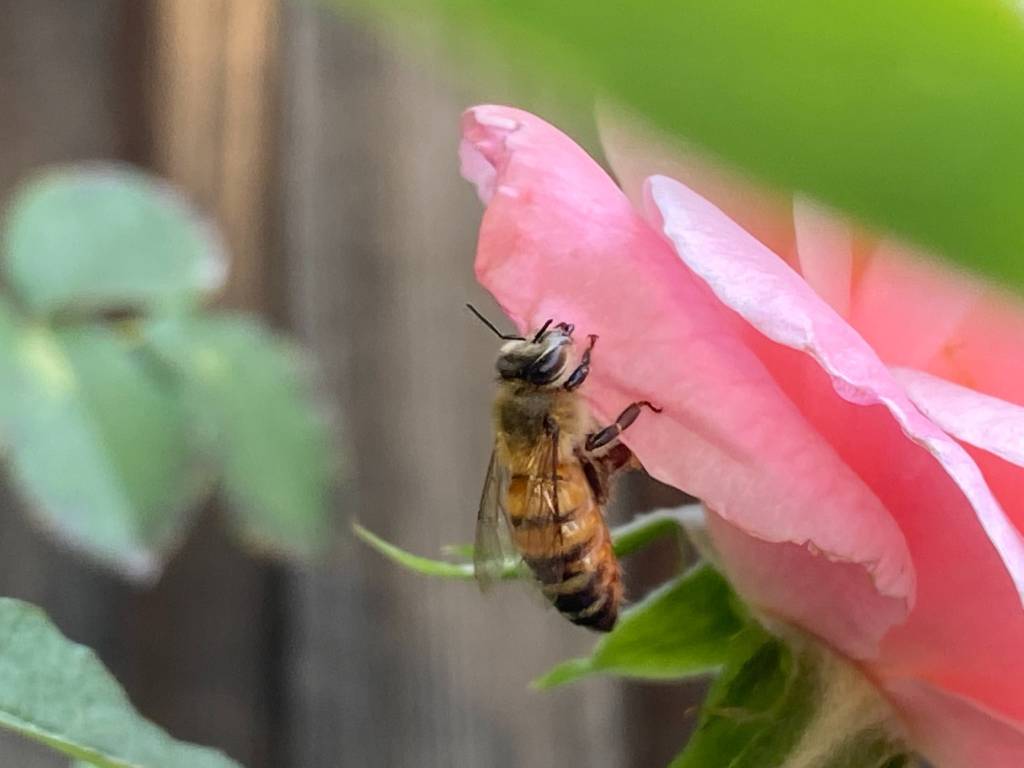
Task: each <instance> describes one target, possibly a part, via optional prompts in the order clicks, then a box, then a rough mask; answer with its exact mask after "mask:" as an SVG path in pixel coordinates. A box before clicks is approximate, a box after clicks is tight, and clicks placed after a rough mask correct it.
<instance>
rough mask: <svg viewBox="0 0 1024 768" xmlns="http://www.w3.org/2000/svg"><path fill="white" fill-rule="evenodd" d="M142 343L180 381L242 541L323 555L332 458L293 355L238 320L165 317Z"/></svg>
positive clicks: (261, 330)
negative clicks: (153, 349)
mask: <svg viewBox="0 0 1024 768" xmlns="http://www.w3.org/2000/svg"><path fill="white" fill-rule="evenodd" d="M149 338H150V340H151V341H152V342H153V343H154V344H155V346H156V348H157V349H158V350H159V352H160V353H161V354H163V355H165V356H166V358H167V359H168V360H169V361H170V362H172V363H173V365H174V366H175V367H176V368H177V369H178V370H179V371H180V373H181V374H182V375H183V376H184V379H185V382H186V393H187V394H186V396H187V398H188V400H189V404H190V407H191V410H192V414H193V423H194V424H196V425H197V428H198V429H200V430H202V431H203V432H204V433H205V439H206V440H207V442H208V445H209V448H210V449H211V450H212V451H213V453H214V455H215V456H216V458H217V460H218V461H219V464H220V466H221V468H222V471H223V474H224V483H225V487H226V489H227V493H228V496H229V498H230V500H231V502H232V507H233V511H234V520H235V523H236V525H237V526H238V528H239V529H240V531H241V533H242V535H243V536H244V537H245V538H246V539H247V540H248V541H249V542H250V543H252V544H254V545H256V546H258V547H260V548H265V549H269V550H271V551H276V552H282V553H285V554H294V555H299V556H308V555H313V554H316V553H319V552H321V551H322V550H323V549H324V547H325V546H326V545H327V543H328V540H329V537H328V536H327V531H328V494H329V491H330V485H331V482H332V478H333V474H334V466H335V461H336V457H335V455H334V451H333V446H332V441H331V439H330V432H329V428H328V424H327V421H326V419H325V418H324V414H321V413H319V412H318V410H317V408H316V407H315V404H314V402H313V399H312V392H311V388H310V386H309V385H308V382H307V381H306V380H305V379H306V377H305V373H306V370H305V369H306V368H307V367H308V366H307V365H306V364H305V361H304V360H303V359H302V357H301V354H300V352H299V350H298V349H297V348H296V347H294V346H293V345H291V344H290V343H288V342H287V341H285V340H284V339H282V338H279V337H277V336H274V335H272V334H271V333H269V332H267V331H266V330H265V329H264V328H263V327H262V326H260V325H259V324H258V323H257V322H256V321H254V320H250V319H247V318H243V317H211V318H202V319H200V318H190V319H183V318H175V319H170V318H168V319H164V320H161V321H159V322H157V323H154V324H153V325H152V326H151V327H150V328H149Z"/></svg>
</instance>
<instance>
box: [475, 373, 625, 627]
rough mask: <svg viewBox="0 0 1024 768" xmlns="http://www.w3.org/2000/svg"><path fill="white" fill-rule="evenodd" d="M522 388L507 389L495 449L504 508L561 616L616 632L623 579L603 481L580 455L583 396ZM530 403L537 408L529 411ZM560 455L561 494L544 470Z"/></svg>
mask: <svg viewBox="0 0 1024 768" xmlns="http://www.w3.org/2000/svg"><path fill="white" fill-rule="evenodd" d="M518 389H519V388H518V387H516V386H515V385H504V386H503V387H502V392H501V394H499V396H498V398H497V400H496V403H495V434H496V442H495V450H496V453H497V457H498V459H497V460H498V461H501V462H502V463H503V465H504V466H505V467H506V469H507V473H508V482H507V484H506V485H505V488H504V496H503V498H502V499H501V501H500V504H501V507H502V508H503V509H504V511H505V514H506V516H507V518H508V525H509V528H510V533H511V539H512V543H513V544H514V545H515V548H516V550H517V551H518V552H519V554H520V555H521V556H522V558H523V561H524V562H525V563H526V565H527V566H528V567H529V568H530V570H531V571H532V572H533V574H534V576H536V577H537V580H538V581H539V582H540V583H541V588H542V590H543V592H544V594H545V596H546V597H547V598H548V599H549V600H550V601H551V602H552V604H553V605H554V606H555V608H557V609H558V611H559V612H561V613H562V614H563V615H564V616H565V617H566V618H567V619H569V620H570V621H571V622H573V623H574V624H579V625H581V626H587V627H592V628H594V629H597V630H604V631H607V630H610V629H611V628H612V627H613V626H614V625H615V621H616V619H617V618H618V614H619V604H620V603H621V601H622V576H621V571H620V568H619V562H618V559H617V558H616V557H615V552H614V551H613V549H612V541H611V535H610V533H609V532H608V524H607V523H606V522H605V517H604V509H603V505H602V504H601V503H600V502H599V501H598V493H597V492H596V489H595V488H594V487H593V485H592V484H593V483H594V478H595V477H596V475H595V474H594V473H591V475H590V477H588V474H587V471H586V470H585V468H584V464H583V461H581V459H580V457H579V455H578V451H579V450H580V449H582V446H583V442H584V440H585V437H586V432H585V431H584V430H583V429H581V428H582V427H583V425H584V423H585V422H589V419H586V417H585V415H584V413H583V409H582V407H581V405H580V403H579V402H578V399H577V398H578V395H576V394H575V393H568V392H564V391H553V392H550V393H543V394H539V393H523V392H521V391H517V390H518ZM524 399H532V400H533V402H527V404H526V407H525V408H524V407H523V406H524V402H523V401H524ZM544 400H546V401H548V402H547V407H546V408H544V407H543V401H544ZM539 406H540V407H539ZM545 422H546V423H547V424H549V425H550V424H555V425H557V429H558V434H559V439H558V442H557V446H556V445H554V444H549V443H550V438H549V436H548V435H547V434H545V432H544V429H543V425H544V424H545ZM552 455H554V456H555V459H554V466H553V467H552V472H551V475H550V476H553V477H555V478H556V480H555V482H554V486H555V488H554V490H552V488H551V483H550V482H549V480H548V479H547V478H548V477H549V475H548V474H547V473H546V472H545V471H544V470H545V469H546V467H547V466H552V464H551V462H552V459H551V456H552ZM542 464H543V465H546V466H543V467H542V466H541V465H542ZM538 477H539V478H540V479H537V478H538ZM598 482H599V481H598ZM552 493H554V494H556V495H557V498H554V497H552V496H551V494H552ZM606 493H607V491H606V490H605V491H604V494H605V495H606ZM538 500H543V501H540V502H538ZM556 510H557V511H556Z"/></svg>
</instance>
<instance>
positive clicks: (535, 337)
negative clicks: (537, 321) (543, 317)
mask: <svg viewBox="0 0 1024 768" xmlns="http://www.w3.org/2000/svg"><path fill="white" fill-rule="evenodd" d="M553 322H555V321H554V320H548V321H547V322H546V323H544V325H542V326H541V327H540V330H539V331H537V335H536V336H534V337H533V343H534V344H536V343H537V342H538V341H540V339H541V337H542V336H543V335H544V331H546V330H547V329H548V327H549V326H550V325H551V324H552V323H553Z"/></svg>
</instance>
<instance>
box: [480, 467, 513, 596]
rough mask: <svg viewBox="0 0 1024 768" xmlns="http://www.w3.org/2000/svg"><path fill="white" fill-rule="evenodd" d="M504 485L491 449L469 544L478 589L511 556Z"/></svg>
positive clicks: (493, 578)
mask: <svg viewBox="0 0 1024 768" xmlns="http://www.w3.org/2000/svg"><path fill="white" fill-rule="evenodd" d="M507 487H508V470H507V469H506V467H505V466H504V465H503V464H502V463H501V461H500V460H499V459H498V453H497V451H492V452H491V462H490V464H489V465H488V466H487V476H486V477H485V478H484V490H483V493H482V494H481V495H480V510H479V511H478V512H477V517H476V541H475V542H474V545H473V574H474V576H475V577H476V581H477V584H479V585H480V589H481V590H482V591H486V590H487V589H488V588H490V586H491V585H492V584H493V583H494V582H495V581H497V580H498V579H500V578H501V575H502V571H503V570H504V568H505V564H506V562H507V561H508V559H509V558H510V557H512V556H514V551H513V547H512V543H511V541H510V537H509V533H508V518H507V516H506V515H505V511H504V509H503V508H502V506H501V501H502V497H503V496H504V494H505V490H506V488H507Z"/></svg>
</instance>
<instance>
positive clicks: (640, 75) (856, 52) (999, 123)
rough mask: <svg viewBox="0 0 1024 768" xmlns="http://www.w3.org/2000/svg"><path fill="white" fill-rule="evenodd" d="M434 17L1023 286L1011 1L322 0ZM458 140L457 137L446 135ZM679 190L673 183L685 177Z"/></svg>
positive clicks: (577, 94) (1021, 64)
mask: <svg viewBox="0 0 1024 768" xmlns="http://www.w3.org/2000/svg"><path fill="white" fill-rule="evenodd" d="M333 2H334V3H335V4H337V5H342V4H344V5H356V6H363V7H365V8H367V9H370V10H372V11H373V12H375V13H381V12H382V11H390V12H397V14H398V16H397V18H398V19H399V20H400V21H404V22H405V26H406V27H409V28H413V27H417V26H420V25H422V24H423V20H424V19H433V20H440V22H442V23H443V24H444V25H445V28H446V30H447V32H448V34H447V40H446V42H447V43H448V48H449V49H450V50H456V51H457V50H462V51H463V52H464V53H465V52H467V51H470V52H472V53H473V54H476V56H475V57H470V56H468V55H467V56H466V57H465V59H464V60H463V61H461V62H460V64H461V66H462V70H463V71H470V72H472V71H476V70H478V69H480V68H481V66H482V65H483V64H484V63H485V62H481V60H480V56H479V53H480V52H481V51H483V50H488V51H491V52H492V54H493V55H494V57H495V59H497V58H498V57H499V56H501V57H503V58H502V63H505V64H506V66H508V64H507V63H511V66H513V67H514V68H516V69H519V70H525V71H527V72H529V73H530V74H531V75H532V76H533V77H534V78H537V77H543V78H544V82H545V83H548V84H549V85H550V87H554V86H558V87H560V89H561V93H562V94H563V98H564V99H571V100H574V101H579V100H580V99H581V97H586V96H587V95H589V94H592V93H598V94H601V95H605V96H610V97H611V98H613V99H616V100H619V101H621V102H623V103H624V104H626V105H627V106H629V107H632V108H633V109H635V110H636V111H638V112H639V113H640V114H641V115H643V116H645V117H646V118H648V119H649V120H650V122H652V123H653V124H655V125H657V126H660V127H661V128H663V129H665V130H667V131H668V132H669V133H671V134H674V135H677V136H682V137H685V138H687V139H689V140H691V141H693V142H695V143H697V144H699V145H703V146H704V147H706V148H707V149H709V150H710V151H711V152H712V153H714V155H717V156H719V157H721V158H724V159H725V161H727V162H728V163H730V164H734V165H735V166H737V167H740V168H744V169H746V170H748V171H750V172H753V173H754V174H756V175H757V176H759V177H761V178H763V179H765V180H767V181H768V182H770V183H772V184H774V185H776V186H777V187H779V188H781V189H784V190H786V191H794V190H798V191H802V192H806V193H809V194H810V195H812V196H814V197H816V198H819V199H821V200H823V201H825V202H827V203H830V204H831V205H833V206H835V207H837V208H840V209H842V210H845V211H847V212H849V213H851V214H854V215H855V216H857V217H860V218H862V219H863V220H865V221H867V222H869V223H872V224H875V225H877V226H878V227H879V228H881V229H883V230H887V231H892V232H895V233H898V234H900V235H903V236H905V237H907V238H909V239H912V240H916V241H917V242H919V243H921V244H923V245H926V246H931V247H933V248H935V249H936V250H937V251H939V252H940V253H944V254H945V255H946V256H948V257H949V258H952V259H955V260H957V261H959V262H960V263H962V264H965V265H967V266H969V267H972V268H975V269H977V270H979V271H982V272H986V273H988V274H990V275H993V276H996V277H999V278H1002V279H1005V280H1008V281H1011V282H1012V283H1014V284H1015V287H1017V288H1018V289H1020V288H1022V287H1024V258H1022V257H1021V254H1024V217H1022V216H1021V215H1020V212H1021V211H1022V210H1024V142H1022V141H1021V137H1022V136H1024V109H1021V106H1020V105H1021V104H1024V22H1022V11H1021V8H1020V3H1019V2H1016V0H897V1H894V2H877V3H865V2H863V1H862V0H833V1H832V2H820V0H787V2H753V3H752V2H749V0H648V2H645V3H626V2H593V1H592V0H559V1H558V2H550V1H549V0H518V2H514V3H513V2H483V1H482V0H415V2H411V1H410V0H373V2H369V1H368V0H359V1H358V2H354V1H353V0H333ZM453 130H454V128H453ZM682 180H683V181H684V182H685V181H686V179H682Z"/></svg>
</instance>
